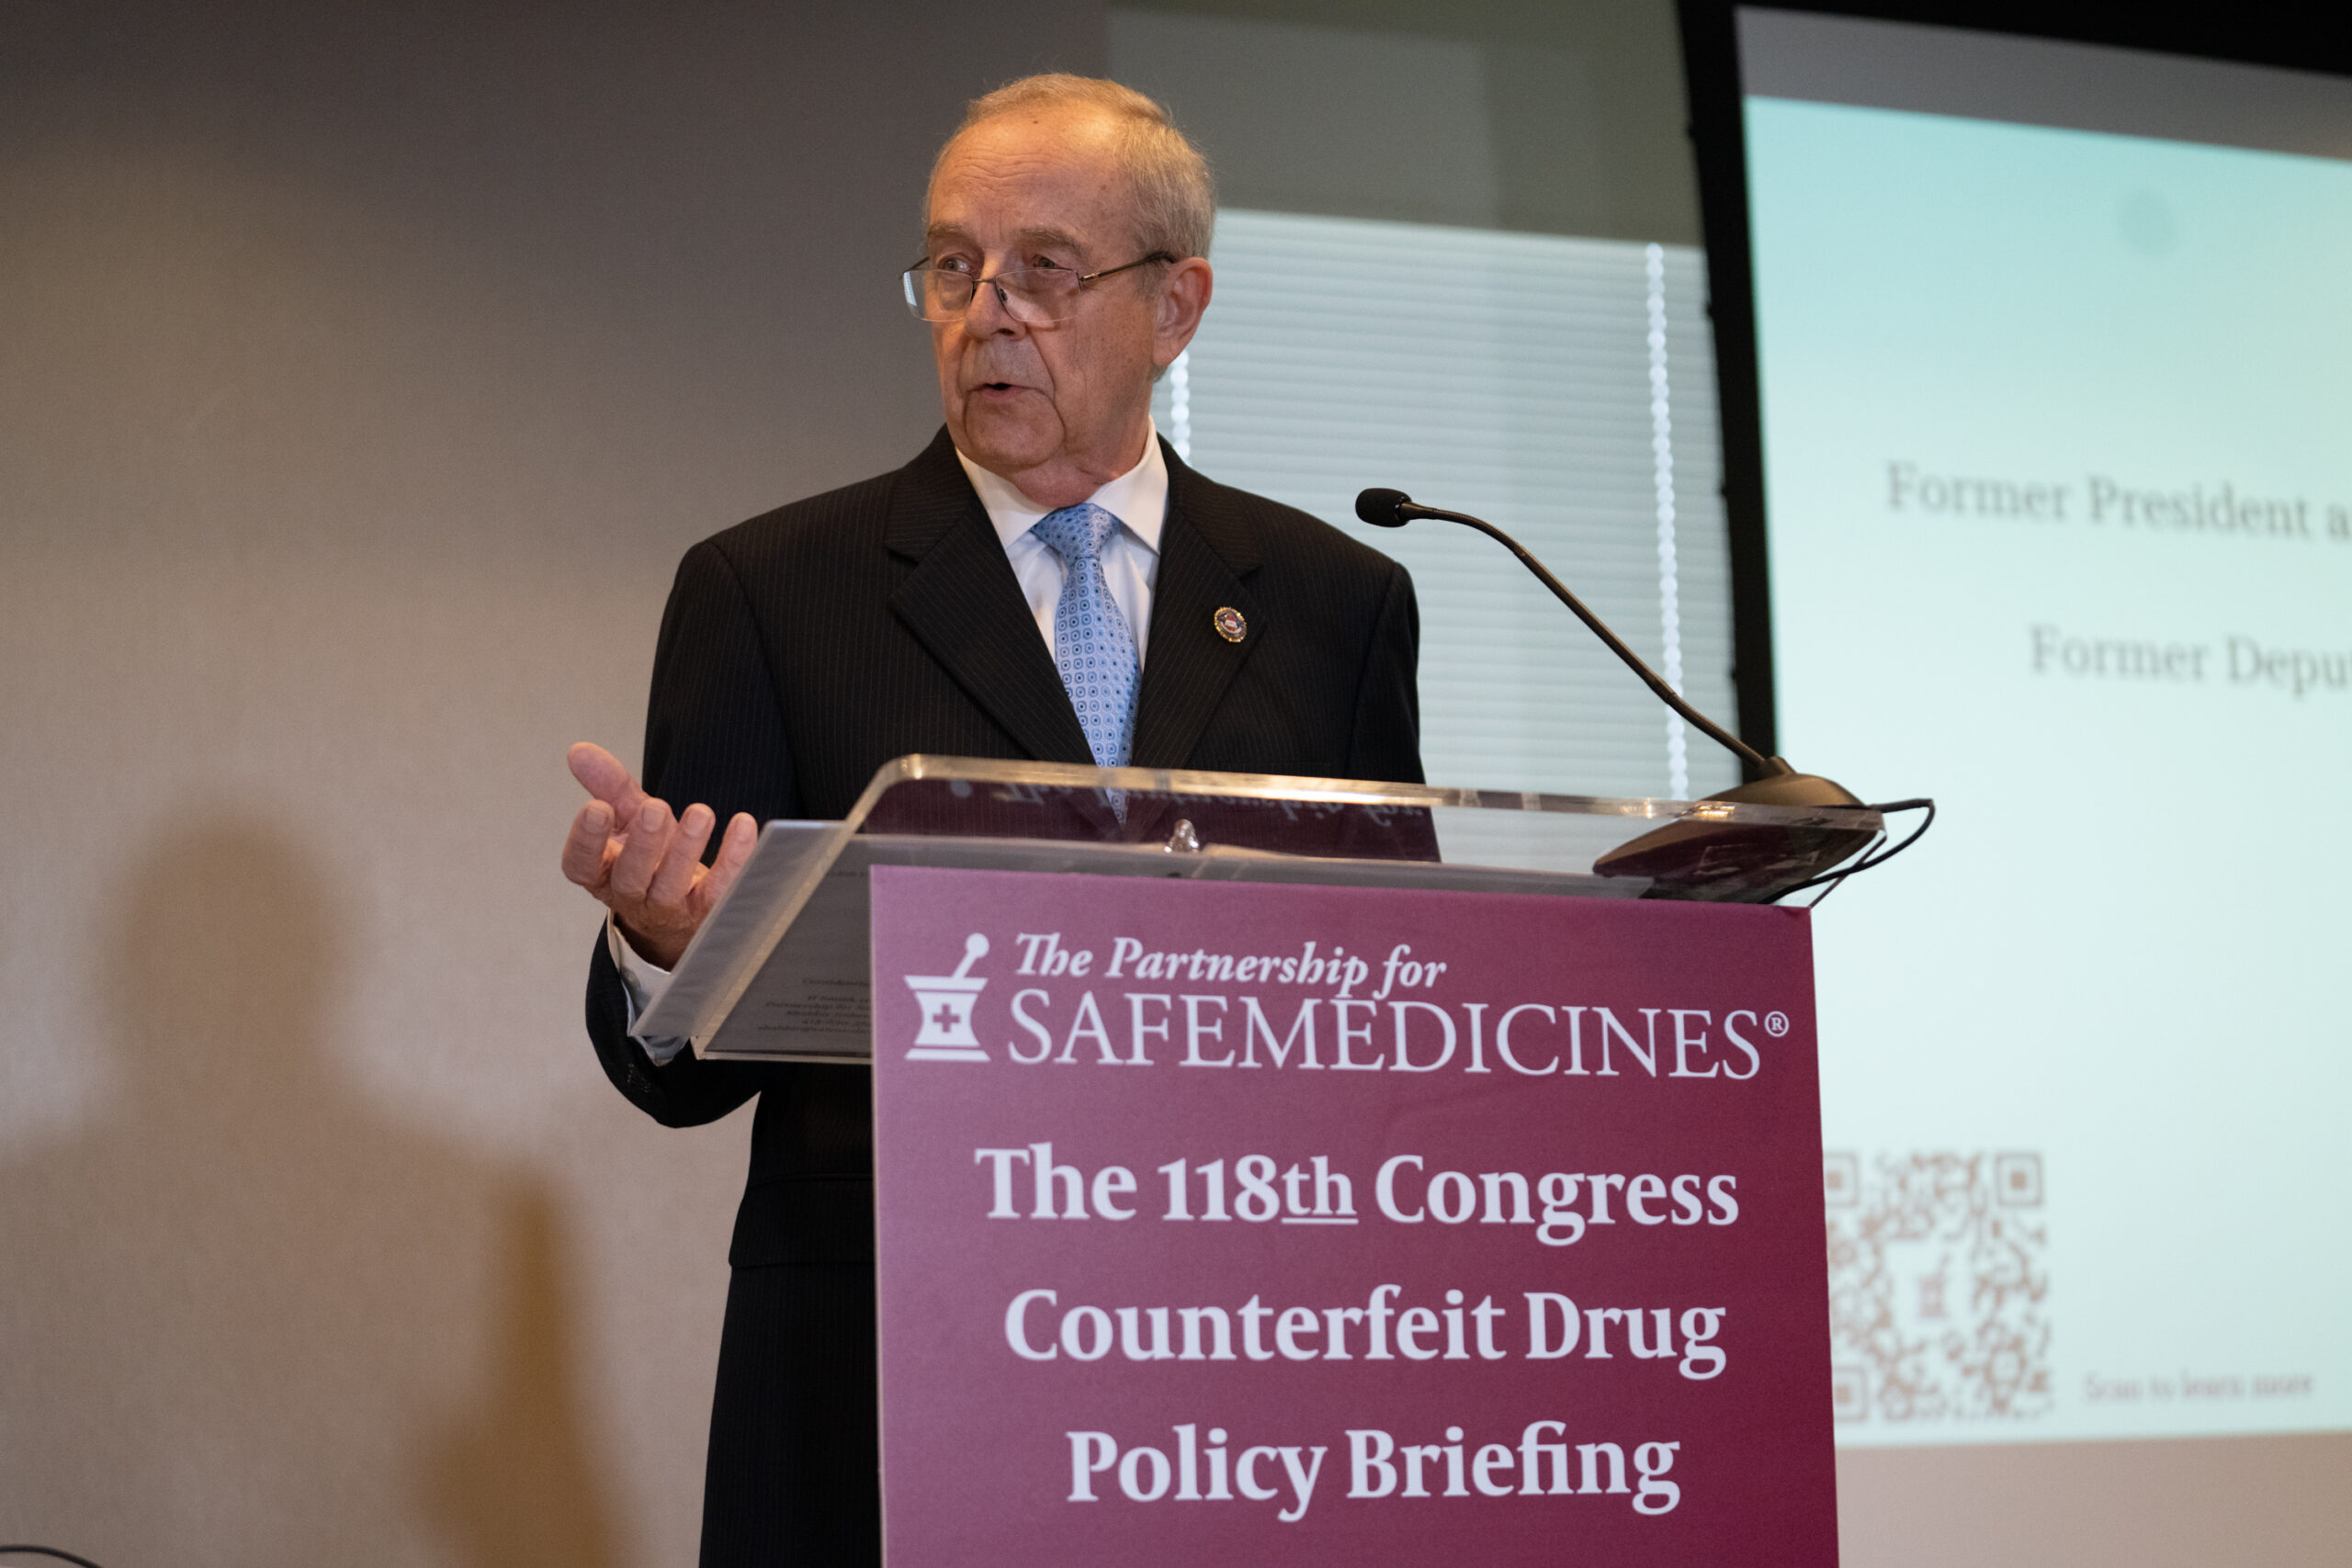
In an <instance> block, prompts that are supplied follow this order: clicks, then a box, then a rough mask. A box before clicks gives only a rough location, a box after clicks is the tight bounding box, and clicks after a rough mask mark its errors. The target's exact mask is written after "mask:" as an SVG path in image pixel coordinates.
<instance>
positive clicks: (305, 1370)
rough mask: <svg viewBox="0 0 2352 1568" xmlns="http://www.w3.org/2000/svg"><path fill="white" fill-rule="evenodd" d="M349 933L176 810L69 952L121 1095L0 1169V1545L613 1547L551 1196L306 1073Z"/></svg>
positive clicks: (464, 1558) (316, 1060) (227, 1555)
mask: <svg viewBox="0 0 2352 1568" xmlns="http://www.w3.org/2000/svg"><path fill="white" fill-rule="evenodd" d="M350 941H351V935H350V927H349V922H348V920H347V918H346V916H345V912H344V910H343V909H342V908H341V907H340V905H339V902H338V900H337V898H336V897H335V895H334V890H333V889H332V887H331V886H329V882H328V878H327V877H326V875H325V874H323V872H322V869H321V868H320V866H319V865H318V864H317V863H315V862H314V861H313V860H312V859H311V857H310V856H309V855H308V854H307V853H306V852H304V851H303V850H302V849H301V848H300V846H299V845H298V844H296V843H295V842H293V841H291V840H289V839H288V836H287V835H286V834H285V833H284V832H282V831H280V830H279V829H276V828H274V827H271V826H269V825H267V824H266V823H265V822H263V821H261V820H259V819H256V818H252V817H250V816H246V815H243V814H240V813H237V812H233V811H216V812H211V813H206V814H199V815H196V816H193V817H190V818H184V819H183V820H181V821H180V822H179V823H178V824H177V825H175V826H173V827H170V828H168V829H166V830H164V831H163V832H162V833H161V834H160V835H159V836H158V837H157V839H156V840H155V841H154V842H153V845H152V846H151V847H150V849H149V850H148V851H147V852H146V853H145V854H144V855H143V856H141V857H140V858H139V859H138V860H137V861H136V862H135V863H134V866H133V870H132V871H131V873H130V876H129V878H128V880H127V881H126V883H125V884H124V886H122V887H121V889H120V890H119V894H118V896H117V897H116V898H115V899H114V900H113V902H112V906H111V912H110V914H109V917H108V919H107V926H106V929H105V931H104V932H103V933H102V935H101V936H100V938H99V939H98V940H97V941H96V942H95V943H94V944H93V945H92V947H91V950H90V951H91V955H92V957H93V959H94V961H95V967H96V969H97V970H98V975H97V979H96V985H97V986H98V987H99V993H98V994H99V996H100V998H102V1016H104V1018H105V1019H106V1021H107V1030H108V1035H109V1038H108V1039H107V1041H106V1042H105V1043H104V1047H103V1048H106V1049H109V1050H111V1051H112V1052H114V1053H116V1054H117V1055H118V1057H119V1060H118V1061H116V1062H115V1063H114V1064H112V1065H113V1066H114V1067H115V1068H116V1069H117V1070H116V1072H115V1073H114V1074H113V1075H112V1076H113V1077H114V1078H115V1079H116V1081H119V1083H121V1084H122V1085H123V1086H124V1088H123V1090H122V1092H121V1094H120V1095H119V1097H118V1099H117V1100H116V1101H115V1103H114V1104H113V1106H112V1107H111V1108H110V1110H109V1111H108V1112H107V1114H106V1116H105V1117H104V1118H103V1119H102V1120H101V1121H99V1122H97V1123H96V1124H95V1125H93V1126H92V1127H90V1128H89V1129H88V1130H87V1131H86V1132H85V1134H84V1135H83V1136H82V1137H81V1138H80V1140H79V1141H78V1142H75V1143H74V1144H72V1145H65V1146H62V1147H55V1148H51V1149H48V1150H45V1151H41V1152H40V1153H38V1154H36V1155H34V1156H30V1157H28V1158H27V1159H25V1160H24V1161H22V1162H20V1163H17V1164H14V1165H10V1166H7V1167H5V1168H0V1539H18V1540H24V1539H30V1540H50V1541H53V1542H56V1543H59V1544H62V1545H65V1546H70V1547H72V1548H74V1550H77V1551H83V1552H85V1553H87V1554H89V1555H91V1556H93V1557H95V1558H96V1559H97V1560H98V1561H99V1562H109V1563H116V1562H120V1563H135V1562H189V1563H207V1562H220V1563H223V1564H227V1563H232V1562H233V1563H237V1564H239V1565H241V1568H270V1565H275V1564H283V1565H284V1568H298V1565H299V1568H315V1565H316V1564H319V1563H322V1562H338V1561H348V1560H352V1559H354V1558H355V1557H356V1558H358V1559H362V1560H365V1561H368V1562H384V1563H405V1562H418V1563H425V1562H460V1563H468V1564H483V1565H489V1564H497V1565H498V1568H535V1565H537V1564H542V1563H544V1564H555V1563H562V1564H566V1565H567V1568H605V1565H606V1564H610V1563H612V1562H615V1561H616V1555H617V1553H616V1547H615V1543H614V1540H613V1530H612V1527H611V1522H610V1510H609V1508H608V1506H606V1504H605V1499H604V1495H602V1493H601V1492H600V1489H599V1487H598V1486H597V1484H596V1477H595V1474H594V1463H593V1462H592V1460H591V1457H590V1455H589V1453H588V1451H587V1447H586V1444H585V1442H584V1440H583V1437H582V1433H583V1431H584V1429H585V1422H584V1420H583V1418H582V1412H581V1410H580V1409H579V1407H578V1403H577V1396H576V1393H575V1382H576V1380H575V1377H574V1375H573V1365H572V1356H573V1353H574V1351H573V1344H574V1336H573V1331H572V1325H571V1322H570V1315H571V1306H570V1300H569V1296H568V1293H567V1292H568V1290H569V1274H570V1270H569V1269H568V1267H567V1263H566V1259H565V1256H564V1241H563V1235H562V1229H561V1225H560V1220H559V1216H558V1215H557V1213H556V1212H555V1209H554V1206H553V1204H552V1202H551V1201H550V1200H549V1197H548V1193H547V1191H546V1190H545V1189H544V1187H543V1186H542V1185H541V1184H540V1183H539V1182H538V1181H537V1179H534V1178H532V1177H530V1176H528V1175H526V1174H524V1173H520V1172H515V1171H513V1170H502V1169H500V1168H494V1167H492V1165H490V1164H489V1163H487V1162H485V1161H484V1160H483V1159H481V1157H480V1156H476V1155H473V1154H470V1153H469V1152H467V1151H466V1150H464V1149H463V1148H461V1147H459V1146H458V1145H454V1144H449V1143H445V1142H442V1141H439V1140H436V1139H435V1138H433V1137H431V1136H429V1135H420V1134H417V1133H415V1132H413V1131H410V1130H407V1129H404V1128H401V1127H399V1126H396V1125H393V1124H391V1123H390V1122H387V1121H385V1120H383V1119H380V1118H379V1117H378V1116H376V1115H375V1114H373V1113H371V1111H369V1110H368V1107H367V1106H366V1105H365V1104H363V1103H362V1102H361V1101H360V1100H359V1099H358V1097H357V1096H356V1093H355V1092H354V1090H353V1089H352V1088H351V1087H350V1086H348V1085H347V1084H346V1083H345V1082H344V1081H343V1080H342V1079H341V1078H340V1077H339V1076H338V1073H337V1070H336V1068H335V1066H334V1052H333V1051H332V1050H331V1048H330V1047H331V1041H330V1039H329V1035H328V1031H329V1029H330V1027H331V1022H330V1021H331V1020H332V1018H333V1015H334V1005H333V1003H334V997H335V993H336V989H337V987H338V984H339V978H340V975H341V973H342V969H343V965H344V962H345V959H346V958H347V956H348V951H347V949H348V945H349V942H350ZM95 1047H96V1043H94V1048H95ZM363 1543H364V1544H363Z"/></svg>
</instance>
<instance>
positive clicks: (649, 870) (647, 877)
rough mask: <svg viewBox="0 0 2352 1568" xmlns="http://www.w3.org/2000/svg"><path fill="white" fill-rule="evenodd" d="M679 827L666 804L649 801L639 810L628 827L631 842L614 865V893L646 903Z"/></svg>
mask: <svg viewBox="0 0 2352 1568" xmlns="http://www.w3.org/2000/svg"><path fill="white" fill-rule="evenodd" d="M677 826H678V825H677V824H676V823H675V822H673V821H672V820H671V819H670V807H668V806H667V805H665V804H664V803H663V802H662V801H659V800H655V799H652V798H650V796H649V797H648V798H647V800H646V802H645V804H644V805H642V806H640V807H638V808H637V817H636V819H635V820H634V821H632V822H630V823H629V825H628V843H626V844H624V845H622V846H621V853H620V858H619V859H618V860H616V861H615V862H613V877H612V890H613V891H614V892H615V893H616V894H618V895H619V896H620V897H622V898H624V899H627V900H628V901H629V902H631V903H642V902H643V901H644V898H645V890H646V889H647V888H648V887H649V886H651V885H652V882H653V874H654V872H655V871H656V870H658V869H659V868H660V866H661V864H662V852H663V851H664V850H666V849H668V848H669V847H670V836H671V835H672V834H673V833H674V832H676V831H677Z"/></svg>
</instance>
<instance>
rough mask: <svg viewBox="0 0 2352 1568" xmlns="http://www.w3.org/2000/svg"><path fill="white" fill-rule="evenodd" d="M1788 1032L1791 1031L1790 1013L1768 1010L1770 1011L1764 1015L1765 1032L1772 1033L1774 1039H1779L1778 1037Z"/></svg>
mask: <svg viewBox="0 0 2352 1568" xmlns="http://www.w3.org/2000/svg"><path fill="white" fill-rule="evenodd" d="M1764 1032H1765V1033H1767V1034H1770V1035H1771V1036H1772V1037H1773V1038H1774V1039H1776V1040H1777V1039H1779V1038H1780V1037H1781V1035H1783V1034H1786V1033H1787V1032H1789V1015H1788V1014H1787V1013H1784V1012H1768V1013H1766V1014H1765V1015H1764Z"/></svg>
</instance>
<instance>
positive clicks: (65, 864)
mask: <svg viewBox="0 0 2352 1568" xmlns="http://www.w3.org/2000/svg"><path fill="white" fill-rule="evenodd" d="M655 10H656V8H653V7H644V6H604V7H597V6H582V5H577V4H571V5H566V6H522V5H511V6H487V7H485V6H430V7H427V6H353V7H345V6H295V5H285V6H252V7H243V8H237V7H223V6H202V7H172V6H152V7H136V6H122V5H112V6H65V5H57V6H9V7H7V8H6V10H5V11H0V671H5V678H4V679H0V755H5V758H6V768H5V776H6V778H8V779H9V780H12V781H14V784H15V786H16V788H15V791H14V809H15V810H16V811H17V813H18V816H19V822H20V824H21V826H20V827H19V829H18V830H17V833H16V834H15V835H13V838H14V840H15V841H14V845H13V848H12V849H11V851H10V852H8V854H7V855H6V857H5V861H6V863H5V869H0V1539H10V1540H21V1539H31V1540H48V1541H53V1542H56V1543H58V1544H61V1545H65V1546H69V1547H72V1548H74V1549H75V1550H77V1551H83V1552H85V1554H88V1555H90V1556H93V1557H95V1558H96V1560H98V1561H99V1562H105V1563H107V1564H109V1565H110V1568H115V1565H120V1564H130V1563H137V1562H183V1563H189V1564H207V1563H217V1564H221V1565H224V1568H225V1565H227V1564H232V1563H234V1564H238V1565H241V1568H266V1565H268V1564H285V1565H287V1568H293V1565H297V1564H300V1565H304V1568H314V1565H316V1564H319V1563H322V1562H345V1561H365V1562H383V1563H408V1562H415V1563H425V1562H435V1563H442V1562H471V1563H482V1564H490V1563H498V1564H527V1563H535V1562H548V1563H554V1562H564V1563H568V1564H586V1565H590V1568H594V1565H597V1564H618V1563H654V1562H662V1563H676V1562H689V1561H691V1560H692V1556H693V1551H694V1542H695V1527H696V1521H697V1518H698V1510H699V1506H700V1491H701V1465H702V1449H703V1438H704V1427H705V1423H706V1421H707V1412H708V1399H709V1387H710V1378H711V1370H712V1365H713V1362H714V1359H715V1356H716V1350H717V1343H718V1307H719V1303H720V1300H721V1295H722V1292H723V1291H724V1289H725V1282H726V1263H725V1253H726V1246H727V1236H728V1231H729V1224H730V1221H731V1218H732V1210H733V1203H734V1198H735V1196H736V1194H737V1193H738V1192H739V1191H740V1190H741V1179H742V1163H743V1147H744V1142H745V1133H746V1120H745V1118H743V1117H741V1116H739V1117H736V1118H733V1119H730V1121H729V1122H726V1123H723V1124H721V1125H719V1126H717V1127H714V1128H709V1129H705V1130H701V1131H698V1132H693V1133H670V1132H665V1131H664V1130H662V1129H661V1128H659V1127H656V1126H655V1125H654V1124H653V1123H652V1122H650V1121H649V1120H647V1119H646V1118H644V1117H643V1116H641V1115H639V1113H638V1112H637V1111H635V1110H634V1109H632V1108H631V1107H630V1106H628V1104H627V1102H625V1101H624V1100H621V1098H620V1097H619V1096H618V1095H617V1094H616V1093H615V1092H614V1091H613V1090H612V1089H610V1088H609V1087H608V1086H607V1084H606V1083H605V1080H604V1077H603V1076H602V1074H601V1073H600V1072H599V1071H598V1069H597V1067H596V1065H595V1060H594V1055H593V1054H592V1053H591V1052H590V1050H589V1048H588V1046H587V1043H586V1041H585V1039H584V1036H583V1035H582V1030H581V1024H580V1015H581V1004H580V996H581V989H582V979H583V977H584V967H583V966H584V962H585V959H586V955H587V952H588V945H589V942H590V941H591V939H592V936H593V934H594V929H595V920H594V913H593V910H592V908H591V906H589V905H588V903H587V902H586V900H585V899H584V898H583V897H581V896H579V895H577V894H576V893H575V892H573V890H571V889H570V888H568V887H566V886H564V885H563V884H562V883H561V881H560V879H559V878H558V877H557V876H556V875H555V874H554V870H553V857H554V852H555V848H556V845H557V842H558V840H559V838H560V833H561V829H562V826H563V824H564V822H565V820H566V819H567V818H568V817H569V814H570V812H571V807H572V805H573V802H574V796H575V795H576V793H577V792H576V789H575V786H573V785H572V784H571V781H570V779H569V778H568V776H567V775H566V774H565V773H564V770H563V765H562V749H563V747H564V745H565V743H566V742H568V741H570V740H572V739H579V738H582V737H594V738H596V739H601V740H604V741H605V743H607V744H610V745H612V746H614V747H615V748H616V749H617V750H621V751H622V752H623V753H624V754H626V755H633V754H634V753H635V751H636V749H637V742H638V734H639V725H640V724H641V721H642V718H641V716H642V708H643V701H644V690H645V679H646V671H647V665H648V661H649V658H650V650H651V646H652V637H653V630H654V626H655V623H656V619H657V617H658V615H659V614H660V611H661V605H662V596H663V593H664V592H665V590H666V589H667V586H668V581H669V575H670V571H671V570H672V568H673V565H674V564H675V561H676V558H677V557H678V554H679V553H680V551H681V550H683V549H684V547H685V546H686V545H687V544H688V543H690V542H692V541H693V540H694V539H695V538H697V537H700V536H702V535H704V534H707V533H708V532H710V531H712V530H713V529H715V528H718V527H720V526H723V525H726V524H728V523H730V522H732V521H735V520H737V519H739V518H741V517H743V516H745V515H748V514H750V513H753V512H756V511H759V510H763V509H764V508H765V507H767V506H770V505H773V504H775V503H776V502H780V501H783V500H786V499H789V498H791V497H793V496H797V495H802V494H806V493H809V491H814V490H818V489H820V488H823V487H825V486H828V485H831V484H835V483H839V482H842V481H845V480H848V479H854V478H859V477H862V476H864V475H865V474H868V473H872V472H874V471H876V470H877V469H880V468H885V467H888V466H892V465H895V464H897V463H898V462H900V461H903V460H904V459H905V458H906V457H908V456H910V455H911V454H912V453H913V452H914V451H915V450H916V449H917V448H919V446H921V445H922V442H923V441H925V440H926V439H928V437H929V435H930V433H931V431H932V429H933V426H934V424H935V423H936V402H935V399H934V397H933V394H932V393H931V391H930V390H929V389H928V383H927V376H928V371H927V355H926V353H925V350H924V345H923V340H922V333H921V331H920V329H919V328H917V327H916V326H915V325H914V324H913V323H911V322H909V321H906V319H905V317H904V312H903V310H902V309H901V308H899V306H898V305H897V304H896V302H895V300H894V299H893V294H892V279H891V276H890V275H891V274H892V273H893V272H894V271H895V270H896V269H897V268H898V267H899V266H902V265H905V263H906V261H907V260H908V259H909V256H910V254H911V252H912V249H913V234H914V231H915V230H914V208H915V203H916V201H917V199H918V197H919V195H920V190H921V184H922V174H923V171H924V169H925V167H926V166H927V164H928V160H929V156H930V153H931V151H932V149H933V146H934V145H935V143H936V141H937V139H938V138H939V136H940V135H941V134H943V132H944V130H945V129H946V127H947V126H949V125H952V124H953V122H954V119H955V117H956V114H957V112H958V111H959V109H960V106H961V103H962V101H963V99H964V98H966V97H967V96H970V95H971V94H973V93H975V92H978V91H980V90H984V89H985V88H987V87H988V86H989V85H994V83H996V82H997V81H999V80H1001V79H1003V78H1004V77H1006V76H1009V75H1012V74H1016V73H1019V72H1021V71H1022V70H1023V69H1027V68H1029V67H1031V66H1033V65H1035V64H1038V63H1043V62H1068V63H1075V64H1077V65H1079V66H1080V67H1081V68H1085V67H1089V66H1093V65H1095V63H1096V60H1097V57H1098V56H1099V52H1100V39H1099V34H1100V26H1099V22H1095V21H1091V20H1090V19H1089V17H1090V16H1091V13H1087V12H1084V11H1082V10H1078V9H1074V8H1071V7H1061V6H1055V5H1052V4H1019V3H1016V4H1013V5H1011V6H1004V5H997V6H991V7H989V13H988V16H989V24H988V26H986V27H983V28H978V30H977V34H978V36H977V38H976V36H975V29H973V28H969V27H958V28H953V29H951V28H945V27H943V26H940V25H939V24H938V17H937V14H936V13H929V12H927V13H922V14H920V15H918V14H913V13H895V14H893V13H881V14H866V15H864V16H862V17H861V16H858V15H851V14H848V13H849V12H850V10H851V8H847V7H823V8H819V7H813V6H811V7H791V6H740V7H735V6H701V7H695V8H689V10H688V11H687V12H686V13H683V14H681V13H676V12H672V13H670V14H669V15H668V16H667V18H666V19H659V18H657V17H656V15H655ZM966 16H967V19H968V16H969V14H968V13H967V14H966ZM951 32H953V33H954V34H955V35H956V36H953V37H951V36H950V34H951ZM990 35H993V36H994V37H995V38H996V39H1000V40H1003V41H1001V42H999V43H991V42H990V41H989V39H990ZM1039 39H1059V40H1061V48H1060V49H1059V50H1058V51H1057V50H1055V49H1051V48H1041V47H1040V46H1039V43H1038V40H1039Z"/></svg>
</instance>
